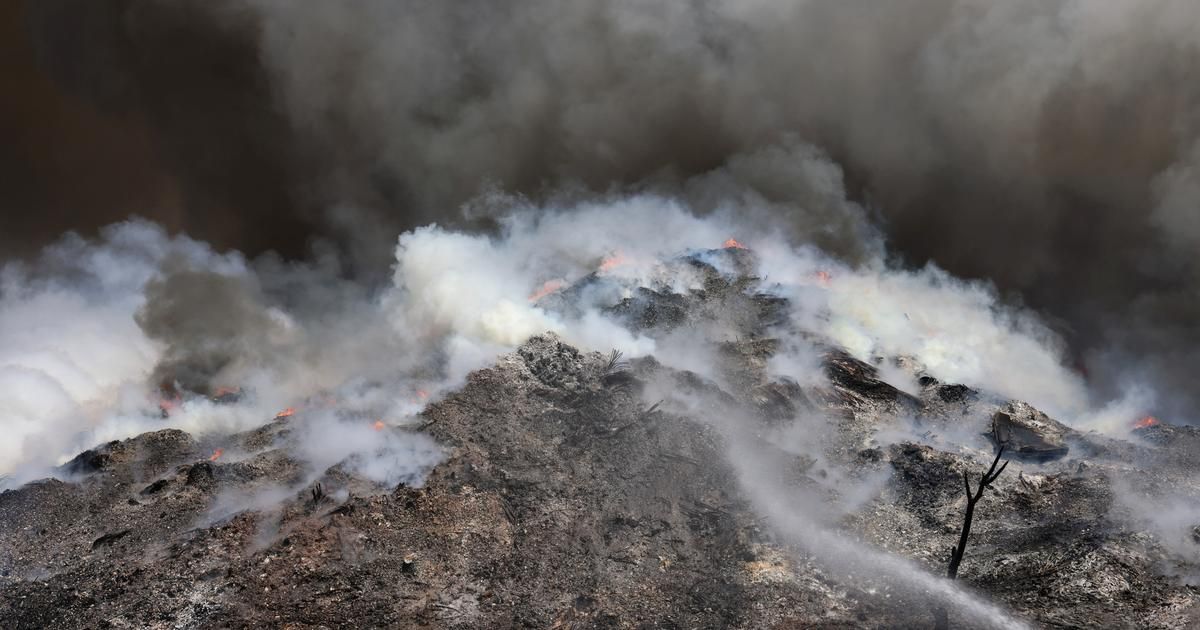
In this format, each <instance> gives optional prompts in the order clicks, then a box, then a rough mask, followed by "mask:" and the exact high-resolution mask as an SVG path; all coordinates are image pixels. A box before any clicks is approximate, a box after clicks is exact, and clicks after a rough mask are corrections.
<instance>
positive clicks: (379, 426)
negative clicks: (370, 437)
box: [371, 420, 387, 431]
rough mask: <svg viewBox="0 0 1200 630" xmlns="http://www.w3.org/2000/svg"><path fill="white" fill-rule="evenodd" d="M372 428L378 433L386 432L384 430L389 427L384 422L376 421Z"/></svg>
mask: <svg viewBox="0 0 1200 630" xmlns="http://www.w3.org/2000/svg"><path fill="white" fill-rule="evenodd" d="M371 426H373V427H374V428H375V430H376V431H382V430H384V428H386V427H387V425H386V424H384V423H383V420H376V421H375V424H373V425H371Z"/></svg>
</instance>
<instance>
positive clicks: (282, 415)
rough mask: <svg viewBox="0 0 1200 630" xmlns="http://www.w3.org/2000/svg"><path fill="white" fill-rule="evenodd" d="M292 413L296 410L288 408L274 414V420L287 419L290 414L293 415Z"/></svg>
mask: <svg viewBox="0 0 1200 630" xmlns="http://www.w3.org/2000/svg"><path fill="white" fill-rule="evenodd" d="M294 413H296V408H295V407H288V408H287V409H284V410H283V411H280V412H279V413H277V414H275V418H276V419H278V418H287V417H288V416H291V415H292V414H294Z"/></svg>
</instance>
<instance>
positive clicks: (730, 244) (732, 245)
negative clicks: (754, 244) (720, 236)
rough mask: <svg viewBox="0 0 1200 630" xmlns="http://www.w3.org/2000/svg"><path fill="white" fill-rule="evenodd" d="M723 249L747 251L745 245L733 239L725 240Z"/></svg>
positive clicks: (722, 245) (722, 244)
mask: <svg viewBox="0 0 1200 630" xmlns="http://www.w3.org/2000/svg"><path fill="white" fill-rule="evenodd" d="M721 247H723V248H725V249H746V246H745V245H742V244H741V243H739V242H737V240H735V239H733V238H727V239H725V242H724V243H721Z"/></svg>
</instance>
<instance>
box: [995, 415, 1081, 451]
mask: <svg viewBox="0 0 1200 630" xmlns="http://www.w3.org/2000/svg"><path fill="white" fill-rule="evenodd" d="M1070 434H1071V429H1070V428H1068V427H1067V426H1066V425H1063V424H1062V423H1060V422H1058V421H1057V420H1054V419H1053V418H1051V417H1050V416H1047V415H1046V414H1044V413H1042V412H1041V411H1038V410H1037V409H1034V408H1033V406H1031V405H1029V404H1028V403H1023V402H1010V403H1008V404H1007V405H1005V406H1004V407H1003V408H1002V409H1000V410H999V411H997V412H996V413H994V414H992V432H991V434H990V435H989V437H990V438H991V439H992V441H993V442H994V443H995V444H996V445H997V446H1000V445H1003V446H1004V448H1005V451H1004V452H1005V455H1006V456H1007V457H1011V458H1014V459H1022V460H1026V461H1034V462H1048V461H1052V460H1055V459H1060V458H1062V457H1065V456H1066V454H1067V452H1068V451H1069V450H1070V449H1069V448H1068V446H1067V443H1066V438H1067V437H1068V436H1069V435H1070Z"/></svg>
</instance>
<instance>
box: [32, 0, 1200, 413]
mask: <svg viewBox="0 0 1200 630" xmlns="http://www.w3.org/2000/svg"><path fill="white" fill-rule="evenodd" d="M26 8H27V9H28V10H29V15H28V16H27V18H28V24H29V29H30V33H31V35H32V37H33V41H34V43H35V45H36V46H35V47H36V49H37V50H38V52H39V54H40V59H42V62H43V64H44V65H45V67H47V68H49V70H50V73H51V75H52V76H54V77H55V78H56V80H57V81H58V82H59V83H60V84H61V85H62V86H65V87H64V89H65V90H67V91H68V92H70V93H72V94H76V95H78V98H80V99H84V100H86V101H87V102H88V103H91V104H92V105H93V106H94V107H96V108H98V109H100V110H103V111H122V112H123V111H126V110H132V111H134V112H135V113H134V114H129V115H128V116H131V117H132V118H133V119H134V120H136V122H137V123H138V124H139V125H142V126H144V127H145V128H147V129H149V130H150V135H151V137H152V138H153V141H154V145H155V146H156V147H158V150H159V151H161V154H162V156H163V159H164V160H165V162H166V163H167V165H166V166H165V167H164V168H165V171H166V172H167V173H169V175H170V177H171V178H173V179H174V181H177V182H178V184H177V185H178V189H179V193H178V194H179V195H180V196H181V200H180V202H179V203H180V204H181V206H182V208H183V210H182V212H183V216H184V217H185V219H184V220H183V221H182V222H181V223H180V222H177V223H175V224H174V225H178V226H179V227H182V228H185V229H187V230H189V232H192V233H195V234H196V235H198V236H200V237H202V238H206V239H212V240H214V241H216V242H217V243H218V244H219V245H226V246H227V245H233V246H237V247H241V248H244V249H246V250H248V251H250V252H257V251H262V250H265V249H277V250H282V251H284V252H285V253H291V254H296V253H299V252H300V251H302V250H303V248H304V246H305V243H306V242H307V241H308V240H310V239H311V238H314V237H316V236H318V235H320V236H322V237H331V238H334V239H336V240H338V241H339V242H341V243H342V244H343V246H344V247H346V248H347V250H348V251H350V252H352V257H353V258H354V259H355V260H357V261H358V262H359V263H360V264H359V266H358V268H360V269H366V268H371V267H372V266H373V262H372V261H374V262H375V263H377V264H376V266H378V267H383V266H385V265H386V263H385V262H383V261H385V260H386V259H385V258H384V257H383V255H384V254H385V253H387V252H389V251H390V246H391V244H392V243H393V242H394V241H393V238H394V236H395V235H396V233H398V231H400V230H401V229H404V228H409V227H412V226H415V225H419V224H423V223H427V222H430V221H440V222H443V223H446V222H450V223H454V222H458V223H462V222H464V221H466V220H467V219H464V218H463V216H462V215H461V214H460V213H459V211H458V208H459V207H460V206H461V205H462V204H464V203H467V202H468V201H470V200H472V199H475V198H476V197H477V196H478V195H479V194H480V193H483V192H486V191H488V190H494V189H500V190H504V191H508V192H515V193H520V194H523V195H525V196H529V197H533V198H537V197H541V196H544V195H550V194H560V193H561V191H562V190H564V189H569V190H572V191H575V193H574V194H587V193H588V192H589V191H591V192H608V191H612V190H613V189H617V190H625V189H628V188H653V189H657V190H675V191H678V192H680V193H681V194H684V195H686V196H688V197H689V198H690V199H692V200H694V201H696V203H697V204H698V205H699V206H700V207H705V204H706V202H705V200H711V201H710V202H709V203H711V204H712V205H729V204H730V203H731V202H730V201H729V200H728V199H726V198H725V196H724V195H722V194H721V190H720V188H719V187H720V186H721V185H722V184H721V182H722V178H725V180H728V179H729V178H733V179H734V180H736V184H737V189H738V190H740V191H746V190H749V191H751V192H750V193H746V192H742V193H739V194H741V195H743V196H744V195H747V194H749V195H751V196H754V197H755V198H754V199H746V200H743V201H745V202H747V203H746V206H747V207H750V206H752V205H754V204H752V203H749V202H751V201H754V202H757V201H761V200H765V201H767V202H768V203H767V204H766V207H770V208H774V209H775V210H776V211H777V212H778V213H781V214H784V215H786V216H789V217H793V218H794V219H795V221H794V226H795V229H794V232H795V237H796V238H797V240H809V241H814V242H817V243H818V244H820V245H822V246H824V247H827V248H830V249H831V250H833V251H834V252H835V253H840V254H842V255H844V256H847V257H849V258H855V257H857V256H860V255H861V254H862V251H861V248H862V247H864V246H863V245H862V239H861V238H858V236H856V235H858V234H859V232H858V231H857V230H858V229H859V228H858V227H856V222H854V221H849V222H847V224H848V225H851V226H854V227H853V229H852V230H850V231H846V230H843V229H840V228H838V227H837V226H836V225H835V224H833V223H831V222H830V221H828V220H826V218H827V217H830V216H832V215H831V214H829V213H823V212H822V211H821V210H820V209H819V208H818V209H817V210H816V211H815V212H813V208H812V204H813V199H814V198H815V197H812V196H811V195H808V194H807V193H804V192H801V193H799V194H797V193H796V192H795V191H794V190H793V189H792V188H789V181H790V178H791V175H790V173H791V172H792V171H790V170H789V160H791V159H792V156H793V155H794V153H795V151H794V150H791V149H789V147H791V146H794V145H792V144H789V143H791V142H793V141H792V140H791V138H797V139H799V140H801V141H804V142H808V143H812V144H815V145H817V146H819V147H821V148H822V149H823V150H824V151H826V152H827V153H828V154H829V155H830V156H831V157H832V159H833V160H834V162H836V163H837V164H839V165H841V167H842V168H843V169H844V172H845V173H846V180H847V181H846V182H845V185H846V187H847V189H848V190H849V192H850V194H851V196H852V197H853V198H855V199H857V200H858V201H859V203H860V204H861V206H863V207H867V208H870V209H872V211H873V212H875V213H877V215H878V216H877V217H876V219H877V221H878V223H879V224H880V225H881V226H882V229H883V231H884V234H885V236H886V238H887V240H888V241H889V244H890V248H891V251H892V252H893V253H895V254H898V255H899V256H901V257H902V258H903V259H904V260H905V261H906V262H907V263H909V264H914V265H919V264H922V263H924V262H925V261H929V260H932V261H935V262H937V264H939V265H941V266H943V267H945V268H947V269H949V270H950V271H951V272H953V273H956V274H959V275H965V276H970V277H982V278H988V279H991V280H992V281H994V282H995V283H996V284H997V285H998V286H999V287H1000V288H1001V289H1002V290H1005V291H1010V292H1014V293H1017V294H1020V295H1021V296H1022V297H1023V298H1024V299H1025V300H1026V301H1027V302H1028V303H1030V304H1031V305H1033V306H1035V307H1037V308H1039V309H1040V310H1042V311H1043V312H1045V313H1047V314H1048V315H1049V316H1051V317H1052V318H1054V319H1055V320H1056V321H1058V322H1059V324H1058V325H1059V327H1060V328H1061V329H1062V330H1063V332H1064V333H1065V334H1066V336H1067V337H1068V339H1069V340H1070V341H1071V342H1072V344H1073V346H1074V347H1075V349H1076V352H1077V353H1078V355H1079V356H1080V359H1081V361H1083V362H1084V363H1085V364H1086V368H1087V370H1088V372H1089V376H1090V377H1091V378H1092V380H1093V382H1094V384H1096V385H1097V386H1098V387H1099V388H1100V389H1101V390H1102V391H1109V392H1115V390H1116V389H1118V388H1119V387H1122V386H1124V384H1127V382H1128V377H1129V376H1130V375H1134V376H1137V377H1138V378H1140V379H1144V380H1148V381H1151V382H1153V383H1154V384H1155V385H1156V388H1157V389H1159V390H1160V391H1173V392H1179V393H1181V395H1179V396H1177V397H1176V398H1175V399H1174V400H1163V401H1160V403H1161V404H1162V405H1164V408H1163V409H1162V410H1161V411H1163V413H1168V414H1169V413H1174V414H1177V415H1179V416H1180V417H1179V419H1181V420H1182V419H1187V418H1188V414H1190V413H1191V412H1190V411H1189V410H1190V408H1191V405H1192V404H1193V403H1195V402H1197V401H1196V400H1195V399H1194V397H1193V398H1189V397H1188V396H1189V395H1187V394H1185V392H1186V391H1187V390H1188V389H1190V387H1191V386H1190V382H1188V381H1187V380H1186V379H1187V376H1186V375H1187V374H1188V373H1189V372H1190V370H1189V369H1188V368H1190V367H1195V366H1196V365H1200V300H1197V296H1198V294H1200V272H1198V269H1197V266H1196V264H1195V262H1194V257H1193V254H1192V252H1194V251H1195V248H1196V246H1197V245H1200V218H1198V217H1200V212H1197V208H1196V199H1197V196H1198V195H1200V120H1198V117H1200V107H1198V106H1200V81H1198V80H1197V79H1200V77H1198V76H1197V74H1198V73H1200V70H1198V68H1200V64H1198V63H1197V61H1200V55H1198V52H1200V29H1198V28H1197V26H1196V25H1197V24H1200V8H1197V6H1196V5H1195V3H1194V2H1191V1H1190V0H1146V1H1143V2H1136V3H1134V2H1129V3H1116V2H1086V1H1073V2H1056V3H1047V2H1041V1H1038V0H1014V1H1010V2H1003V3H997V2H990V1H987V0H919V1H914V2H906V3H882V2H881V3H842V2H815V1H814V2H778V1H771V0H753V1H748V2H727V3H720V2H709V1H704V0H695V1H692V2H682V1H680V2H658V3H651V2H633V1H625V0H613V1H610V2H597V3H562V2H555V1H552V0H520V1H517V2H506V3H494V2H485V1H482V0H480V1H472V0H459V1H450V2H433V3H431V2H417V1H382V0H379V1H372V0H359V1H354V2H339V3H295V2H285V1H282V0H222V1H217V2H199V1H187V2H166V1H156V0H143V1H140V2H136V1H133V0H122V1H117V2H107V3H86V5H80V4H79V3H73V2H66V1H64V0H41V1H39V2H37V3H27V6H26ZM831 173H833V174H834V175H836V178H837V179H838V180H840V177H841V174H840V173H841V171H839V170H838V169H836V168H835V169H831ZM831 184H836V185H839V186H840V185H841V182H840V181H837V182H831ZM732 203H734V204H735V205H736V204H737V200H735V201H733V202H732ZM138 210H141V209H138ZM473 216H474V220H481V219H480V217H479V216H478V215H473ZM486 218H487V217H486V216H485V217H483V218H482V220H484V222H485V223H486ZM818 227H819V228H823V229H824V230H825V231H824V232H822V231H821V229H817V228H818ZM814 232H815V233H814Z"/></svg>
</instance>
